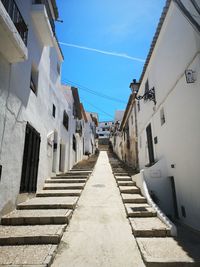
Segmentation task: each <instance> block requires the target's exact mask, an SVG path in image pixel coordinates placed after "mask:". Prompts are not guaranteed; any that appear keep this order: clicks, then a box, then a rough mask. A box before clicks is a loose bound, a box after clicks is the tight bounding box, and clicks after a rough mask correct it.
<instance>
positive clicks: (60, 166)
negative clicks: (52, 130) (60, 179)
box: [59, 144, 62, 172]
mask: <svg viewBox="0 0 200 267" xmlns="http://www.w3.org/2000/svg"><path fill="white" fill-rule="evenodd" d="M59 171H60V172H61V171H62V144H60V156H59Z"/></svg>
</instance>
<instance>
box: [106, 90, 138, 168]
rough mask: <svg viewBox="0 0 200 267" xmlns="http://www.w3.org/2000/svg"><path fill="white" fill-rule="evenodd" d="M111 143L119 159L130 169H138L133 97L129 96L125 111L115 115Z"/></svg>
mask: <svg viewBox="0 0 200 267" xmlns="http://www.w3.org/2000/svg"><path fill="white" fill-rule="evenodd" d="M111 142H112V147H113V151H114V153H115V154H116V155H117V156H118V157H119V159H121V160H123V161H124V162H126V163H127V165H129V166H131V167H132V168H134V169H138V155H137V152H138V151H137V118H136V110H135V99H134V96H133V95H130V98H129V101H128V104H127V107H126V110H125V111H123V112H119V111H116V113H115V127H114V130H113V133H112V138H111Z"/></svg>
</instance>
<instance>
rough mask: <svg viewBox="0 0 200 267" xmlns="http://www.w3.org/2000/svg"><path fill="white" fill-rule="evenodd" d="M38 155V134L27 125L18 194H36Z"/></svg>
mask: <svg viewBox="0 0 200 267" xmlns="http://www.w3.org/2000/svg"><path fill="white" fill-rule="evenodd" d="M39 153H40V134H39V133H38V132H37V131H36V130H35V129H34V128H33V127H32V126H31V125H30V124H29V123H27V125H26V134H25V144H24V156H23V165H22V177H21V184H20V193H35V192H36V189H37V174H38V163H39Z"/></svg>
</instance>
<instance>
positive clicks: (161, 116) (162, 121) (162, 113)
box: [160, 108, 165, 126]
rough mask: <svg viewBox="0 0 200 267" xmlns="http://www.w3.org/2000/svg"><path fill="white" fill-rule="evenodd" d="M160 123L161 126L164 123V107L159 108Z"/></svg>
mask: <svg viewBox="0 0 200 267" xmlns="http://www.w3.org/2000/svg"><path fill="white" fill-rule="evenodd" d="M160 123H161V126H162V125H163V124H164V123H165V112H164V108H161V110H160Z"/></svg>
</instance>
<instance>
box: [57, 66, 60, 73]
mask: <svg viewBox="0 0 200 267" xmlns="http://www.w3.org/2000/svg"><path fill="white" fill-rule="evenodd" d="M57 72H58V74H60V63H57Z"/></svg>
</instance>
